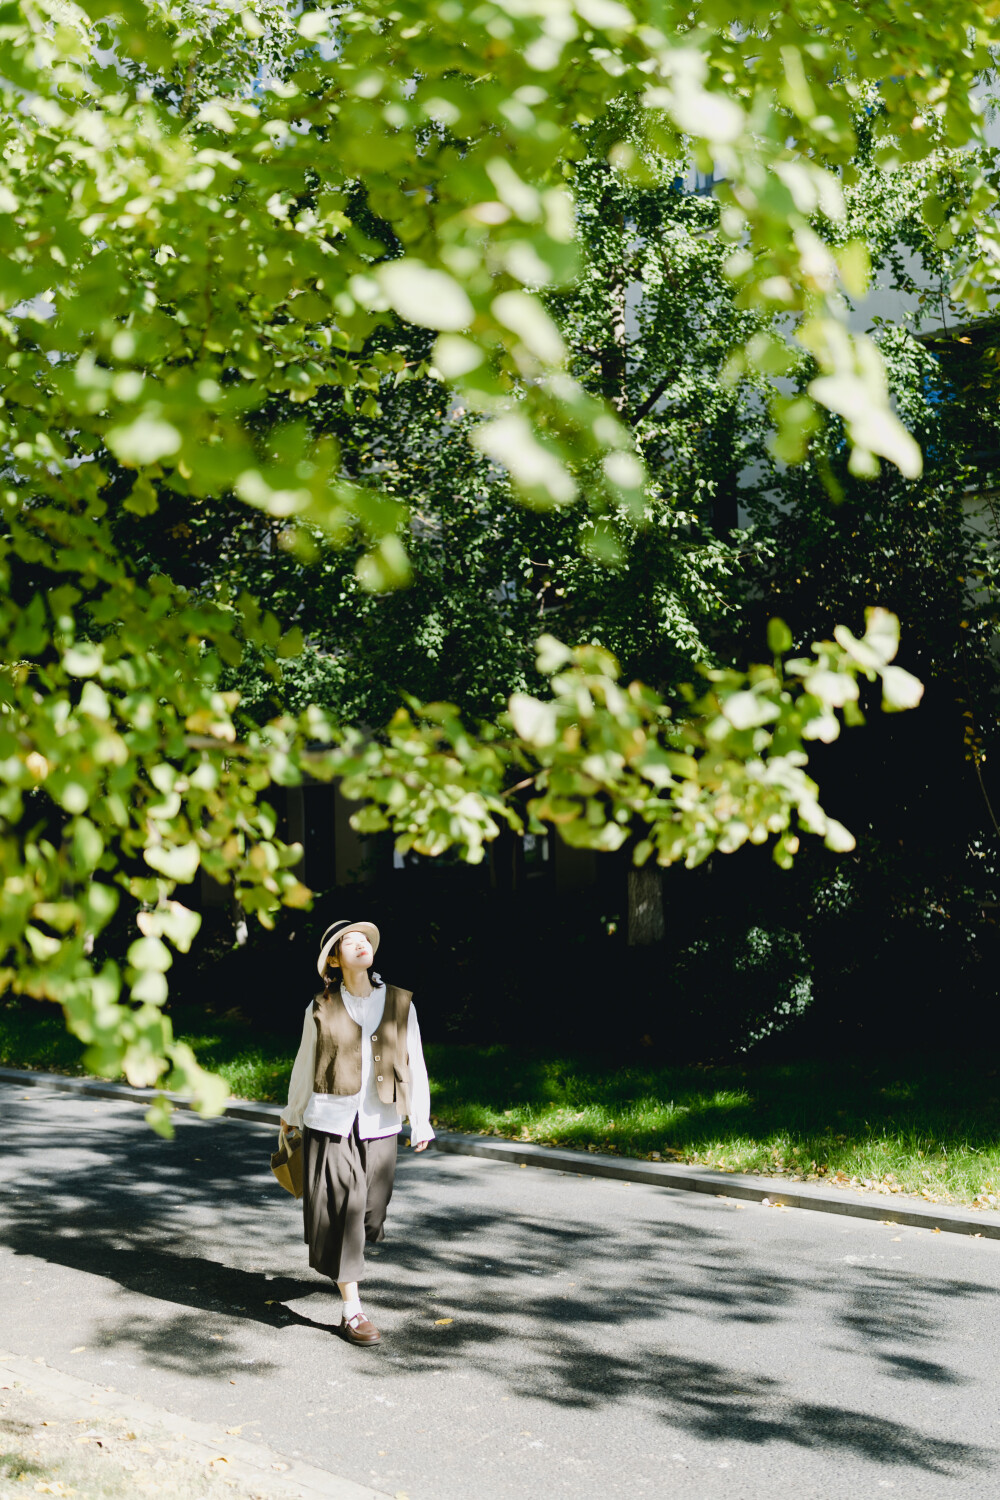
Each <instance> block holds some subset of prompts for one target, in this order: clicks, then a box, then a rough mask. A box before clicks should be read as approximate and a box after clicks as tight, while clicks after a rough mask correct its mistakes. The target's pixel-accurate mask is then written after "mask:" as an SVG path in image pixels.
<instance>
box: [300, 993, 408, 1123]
mask: <svg viewBox="0 0 1000 1500" xmlns="http://www.w3.org/2000/svg"><path fill="white" fill-rule="evenodd" d="M412 998H413V996H412V994H411V992H410V991H409V990H399V989H397V988H396V986H395V985H393V984H387V985H386V987H385V1007H384V1009H383V1011H382V1019H381V1021H379V1023H378V1026H377V1027H376V1028H375V1030H374V1031H373V1032H372V1037H371V1046H372V1058H373V1061H374V1064H375V1086H376V1088H377V1089H378V1096H379V1099H380V1100H381V1102H382V1103H383V1104H395V1105H396V1108H397V1109H398V1110H399V1113H400V1114H401V1115H408V1114H409V1112H410V1056H409V1053H408V1052H407V1050H406V1023H407V1020H408V1018H409V1014H410V1001H411V999H412ZM313 1021H314V1022H315V1025H316V1071H315V1076H314V1079H313V1088H314V1090H315V1092H316V1093H317V1094H356V1093H358V1092H359V1090H360V1088H361V1047H362V1043H363V1037H362V1034H361V1027H360V1026H359V1025H358V1023H357V1021H353V1020H352V1019H351V1016H350V1013H349V1011H348V1009H347V1006H346V1005H345V1004H344V1002H343V1000H342V999H341V996H340V989H339V987H338V988H337V989H335V990H329V991H324V992H323V993H322V994H320V995H317V996H316V998H315V1000H314V1001H313Z"/></svg>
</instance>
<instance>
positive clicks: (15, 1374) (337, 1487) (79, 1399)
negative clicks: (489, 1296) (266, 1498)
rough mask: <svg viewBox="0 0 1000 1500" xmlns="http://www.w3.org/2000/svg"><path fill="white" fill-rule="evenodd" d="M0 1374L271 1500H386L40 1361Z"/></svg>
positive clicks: (3, 1367)
mask: <svg viewBox="0 0 1000 1500" xmlns="http://www.w3.org/2000/svg"><path fill="white" fill-rule="evenodd" d="M4 1071H5V1072H6V1071H7V1070H6V1069H5V1070H4ZM3 1376H7V1377H8V1379H9V1380H10V1381H17V1382H19V1383H20V1384H22V1385H23V1386H24V1387H25V1388H26V1389H27V1390H28V1391H31V1392H34V1393H36V1394H39V1395H44V1396H45V1399H46V1403H47V1405H51V1406H52V1407H53V1408H54V1409H55V1408H59V1409H60V1410H63V1411H66V1412H72V1413H78V1412H79V1411H80V1409H81V1408H83V1409H84V1410H85V1411H87V1413H88V1415H89V1414H90V1409H91V1408H93V1407H95V1406H96V1407H100V1408H101V1409H102V1410H104V1411H106V1412H110V1413H112V1414H113V1415H115V1416H118V1417H124V1418H125V1420H126V1421H127V1422H128V1423H129V1425H130V1426H131V1427H133V1428H134V1429H135V1430H136V1432H137V1433H147V1432H148V1433H150V1434H151V1435H153V1436H159V1435H160V1434H161V1433H166V1434H167V1436H168V1437H169V1438H171V1439H173V1440H174V1442H175V1443H176V1445H177V1447H178V1448H179V1449H180V1450H181V1451H182V1452H183V1453H184V1455H185V1456H186V1457H189V1458H192V1459H194V1460H196V1461H201V1462H203V1463H211V1462H212V1461H213V1460H215V1461H218V1459H219V1458H220V1457H224V1458H225V1461H226V1475H227V1477H229V1478H232V1479H240V1480H243V1481H246V1482H248V1483H252V1484H253V1485H254V1486H255V1487H256V1486H257V1485H259V1484H260V1483H261V1481H262V1480H266V1483H267V1493H268V1494H269V1495H271V1496H273V1497H274V1500H279V1497H282V1500H284V1497H286V1496H287V1497H288V1500H295V1497H302V1496H310V1497H311V1496H314V1495H315V1496H320V1495H322V1496H324V1497H325V1500H388V1496H387V1494H386V1492H385V1491H384V1490H373V1489H371V1488H369V1486H368V1485H366V1484H357V1483H355V1481H354V1480H353V1479H342V1478H341V1476H340V1475H339V1474H331V1473H330V1472H329V1471H328V1470H327V1469H317V1468H315V1467H314V1466H313V1465H312V1464H307V1463H303V1462H302V1461H301V1460H300V1459H297V1458H292V1457H290V1456H289V1455H287V1454H281V1453H276V1452H275V1450H274V1449H273V1448H268V1447H265V1446H264V1444H263V1443H253V1442H249V1441H247V1440H246V1439H245V1438H241V1437H235V1436H233V1435H232V1434H230V1433H227V1432H226V1431H225V1429H224V1428H223V1427H217V1426H213V1425H211V1424H209V1423H207V1422H195V1421H193V1420H192V1419H191V1418H189V1417H182V1416H179V1415H178V1414H177V1413H176V1412H172V1411H168V1410H167V1409H166V1408H165V1407H161V1406H152V1405H150V1403H149V1402H148V1401H140V1400H139V1399H138V1398H137V1397H135V1396H126V1395H125V1394H124V1393H123V1392H121V1391H116V1390H114V1389H113V1388H112V1387H108V1386H100V1385H91V1384H90V1383H89V1381H86V1380H81V1379H80V1378H79V1377H78V1376H76V1375H68V1374H66V1372H65V1371H64V1370H57V1369H54V1368H53V1367H52V1366H51V1365H48V1364H46V1363H45V1361H44V1360H42V1359H28V1358H27V1357H26V1356H25V1355H20V1354H10V1353H6V1352H0V1379H2V1377H3ZM36 1488H39V1486H36Z"/></svg>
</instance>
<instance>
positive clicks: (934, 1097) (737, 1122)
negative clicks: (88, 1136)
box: [0, 1001, 1000, 1208]
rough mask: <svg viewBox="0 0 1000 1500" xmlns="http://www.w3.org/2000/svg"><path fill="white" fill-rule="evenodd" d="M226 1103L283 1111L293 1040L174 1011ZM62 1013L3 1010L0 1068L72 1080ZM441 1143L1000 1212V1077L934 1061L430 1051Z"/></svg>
mask: <svg viewBox="0 0 1000 1500" xmlns="http://www.w3.org/2000/svg"><path fill="white" fill-rule="evenodd" d="M173 1014H174V1025H175V1028H176V1031H177V1033H178V1035H180V1036H183V1038H184V1039H185V1040H186V1041H189V1042H190V1043H191V1044H192V1046H194V1048H195V1050H196V1051H197V1053H198V1056H199V1057H200V1059H201V1060H202V1062H203V1063H204V1064H205V1065H206V1066H208V1067H211V1068H214V1069H216V1070H217V1071H218V1072H220V1073H221V1074H222V1075H223V1077H224V1078H225V1079H226V1081H227V1082H228V1084H229V1086H230V1089H231V1090H232V1092H233V1094H235V1095H237V1096H238V1097H241V1098H245V1099H263V1100H270V1101H277V1102H283V1100H284V1099H285V1097H286V1090H287V1087H288V1075H289V1072H290V1070H291V1062H292V1052H293V1050H294V1043H285V1042H281V1041H278V1040H277V1039H275V1038H272V1037H267V1036H263V1035H259V1034H257V1033H251V1032H250V1030H249V1028H248V1027H247V1026H246V1025H245V1024H244V1023H242V1022H240V1021H238V1020H234V1019H220V1018H209V1019H207V1020H206V1018H205V1017H204V1016H202V1015H199V1014H197V1013H193V1012H185V1011H183V1010H181V1009H177V1010H175V1011H174V1013H173ZM81 1052H82V1048H81V1047H80V1045H79V1043H77V1042H76V1041H74V1039H73V1038H72V1037H70V1036H68V1035H67V1033H66V1031H65V1029H64V1027H63V1024H62V1017H61V1014H60V1012H59V1011H57V1010H56V1009H55V1008H54V1007H53V1009H52V1013H51V1015H49V1014H46V1013H44V1012H42V1013H39V1012H38V1011H37V1010H27V1011H26V1010H25V1009H24V1008H23V1007H21V1006H19V1005H18V1004H17V1003H16V1002H13V1001H11V1002H7V1003H6V1004H0V1064H2V1065H4V1066H7V1067H11V1066H13V1067H27V1068H43V1069H47V1070H49V1071H58V1072H66V1073H82V1072H83V1071H84V1070H83V1068H82V1066H81V1063H80V1057H81ZM427 1062H428V1067H429V1070H430V1075H431V1088H432V1091H433V1094H432V1097H433V1108H434V1120H435V1123H436V1124H438V1125H439V1126H440V1127H442V1128H445V1129H451V1130H465V1131H479V1132H483V1133H486V1134H490V1135H501V1136H507V1137H509V1138H511V1139H513V1140H524V1141H537V1142H541V1143H542V1144H545V1145H558V1146H570V1147H576V1148H577V1149H579V1150H582V1151H601V1152H609V1153H612V1154H615V1153H617V1154H620V1155H622V1156H632V1157H640V1158H644V1159H652V1160H664V1161H682V1162H690V1163H700V1164H703V1165H707V1166H712V1167H718V1168H722V1169H723V1170H730V1171H737V1172H760V1173H762V1174H764V1175H767V1176H777V1177H781V1176H784V1177H787V1178H788V1179H789V1180H798V1179H806V1180H811V1181H824V1180H825V1181H829V1182H836V1183H841V1184H849V1183H853V1184H854V1185H856V1186H862V1187H868V1188H883V1189H888V1190H889V1191H892V1192H900V1193H916V1194H920V1195H922V1196H924V1197H925V1198H928V1199H930V1200H931V1201H935V1202H944V1203H974V1204H977V1205H978V1206H980V1207H988V1208H1000V1075H998V1070H997V1068H996V1066H995V1065H993V1064H992V1063H990V1064H987V1065H985V1066H984V1065H983V1064H982V1063H981V1061H980V1060H978V1059H971V1058H970V1059H968V1060H962V1059H956V1058H949V1057H946V1058H942V1059H940V1060H938V1061H936V1062H934V1063H932V1062H930V1061H928V1060H927V1059H920V1060H915V1059H907V1058H905V1057H902V1058H900V1059H899V1061H898V1062H891V1063H890V1062H879V1061H870V1062H869V1061H865V1062H860V1061H859V1062H841V1061H834V1060H830V1061H823V1062H800V1063H791V1064H787V1065H776V1064H771V1065H761V1066H749V1065H748V1066H746V1067H735V1066H734V1067H705V1068H691V1067H674V1068H671V1067H641V1066H632V1067H606V1068H602V1067H601V1066H600V1065H599V1064H598V1063H596V1062H595V1061H593V1060H591V1061H582V1060H579V1059H576V1060H574V1059H572V1058H553V1057H538V1056H531V1055H528V1054H526V1053H523V1052H519V1051H516V1050H515V1049H513V1048H510V1047H500V1046H495V1047H458V1046H442V1045H437V1046H435V1045H430V1046H428V1047H427Z"/></svg>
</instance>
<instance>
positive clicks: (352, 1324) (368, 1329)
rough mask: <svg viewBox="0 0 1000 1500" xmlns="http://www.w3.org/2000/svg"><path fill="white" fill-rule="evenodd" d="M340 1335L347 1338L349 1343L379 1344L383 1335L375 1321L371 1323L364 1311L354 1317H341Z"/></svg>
mask: <svg viewBox="0 0 1000 1500" xmlns="http://www.w3.org/2000/svg"><path fill="white" fill-rule="evenodd" d="M339 1332H340V1336H341V1338H345V1339H346V1340H347V1342H348V1343H349V1344H366V1345H368V1346H369V1347H370V1346H371V1345H372V1344H379V1343H381V1341H382V1335H381V1334H380V1333H379V1331H378V1329H377V1328H376V1327H375V1324H374V1323H369V1321H368V1319H367V1318H366V1317H365V1315H364V1313H355V1314H354V1317H353V1318H350V1319H347V1318H341V1320H340V1329H339Z"/></svg>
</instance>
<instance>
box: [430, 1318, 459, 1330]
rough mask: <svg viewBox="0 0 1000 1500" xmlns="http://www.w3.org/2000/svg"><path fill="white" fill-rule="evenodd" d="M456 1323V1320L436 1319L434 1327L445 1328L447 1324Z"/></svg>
mask: <svg viewBox="0 0 1000 1500" xmlns="http://www.w3.org/2000/svg"><path fill="white" fill-rule="evenodd" d="M454 1321H455V1319H454V1318H435V1319H434V1327H435V1328H443V1327H444V1325H445V1324H446V1323H454Z"/></svg>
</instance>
